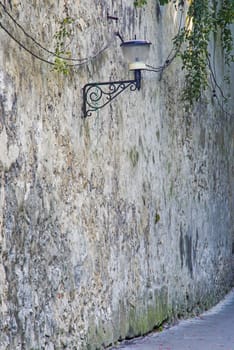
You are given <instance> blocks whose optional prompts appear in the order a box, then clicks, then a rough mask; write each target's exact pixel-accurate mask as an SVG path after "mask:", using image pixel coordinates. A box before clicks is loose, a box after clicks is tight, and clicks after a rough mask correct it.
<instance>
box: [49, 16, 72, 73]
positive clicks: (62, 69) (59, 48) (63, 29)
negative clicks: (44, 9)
mask: <svg viewBox="0 0 234 350" xmlns="http://www.w3.org/2000/svg"><path fill="white" fill-rule="evenodd" d="M73 22H74V19H73V18H71V17H66V18H64V19H63V20H62V21H60V22H59V29H58V30H57V32H56V33H55V34H54V38H55V40H56V44H55V53H56V55H57V57H55V60H54V68H53V70H54V71H56V72H59V73H63V74H65V75H67V74H68V73H69V71H70V70H69V66H68V63H67V61H66V58H70V57H71V51H69V50H67V49H66V43H67V39H69V38H70V37H71V35H72V30H71V27H70V25H71V24H72V23H73ZM61 56H64V59H63V58H61Z"/></svg>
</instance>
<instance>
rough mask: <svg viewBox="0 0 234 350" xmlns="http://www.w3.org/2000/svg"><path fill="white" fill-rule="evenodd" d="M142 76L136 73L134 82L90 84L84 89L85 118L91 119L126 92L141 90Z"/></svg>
mask: <svg viewBox="0 0 234 350" xmlns="http://www.w3.org/2000/svg"><path fill="white" fill-rule="evenodd" d="M140 81H141V75H140V73H139V72H137V73H136V72H135V79H134V80H122V81H110V82H102V83H89V84H86V85H85V86H84V87H83V118H86V117H90V116H91V115H92V112H94V111H97V110H98V109H100V108H103V107H104V106H106V105H107V104H108V103H110V102H111V101H112V100H113V99H114V98H115V97H117V96H118V95H119V94H121V93H122V92H123V91H124V90H126V89H128V88H129V89H130V91H135V90H137V89H138V90H139V89H140Z"/></svg>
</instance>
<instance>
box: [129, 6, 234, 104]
mask: <svg viewBox="0 0 234 350" xmlns="http://www.w3.org/2000/svg"><path fill="white" fill-rule="evenodd" d="M170 2H171V3H173V4H174V5H175V7H176V8H177V9H180V10H181V11H184V7H185V6H184V5H185V1H183V0H159V3H160V5H166V4H168V3H170ZM146 4H147V0H135V1H134V5H135V6H136V7H142V6H144V5H146ZM233 22H234V1H233V0H222V1H217V0H213V1H209V0H190V1H189V5H188V10H187V21H186V25H185V26H184V27H183V28H180V30H179V32H178V34H177V35H176V36H175V38H174V39H173V45H174V48H175V49H176V51H177V55H178V56H180V57H181V59H182V69H183V70H185V78H186V79H185V87H184V90H183V95H182V99H183V100H184V101H186V102H188V103H189V104H190V105H193V103H194V102H195V101H197V100H198V99H199V98H200V96H201V92H202V91H204V90H205V89H206V88H207V87H208V85H209V77H210V75H211V83H212V85H213V94H214V96H216V93H217V91H216V90H219V91H218V93H219V95H221V97H222V98H223V99H224V100H225V99H226V97H225V96H224V94H223V91H222V90H221V88H220V86H219V85H218V83H217V81H216V77H215V74H214V71H213V67H212V65H211V62H210V53H209V43H210V40H211V38H215V37H217V36H219V37H220V39H221V44H222V47H223V52H224V61H225V64H226V65H227V66H228V67H230V64H231V63H232V62H233V61H234V55H233V49H234V44H233V38H232V33H231V29H230V24H231V23H233ZM226 80H228V75H227V77H226Z"/></svg>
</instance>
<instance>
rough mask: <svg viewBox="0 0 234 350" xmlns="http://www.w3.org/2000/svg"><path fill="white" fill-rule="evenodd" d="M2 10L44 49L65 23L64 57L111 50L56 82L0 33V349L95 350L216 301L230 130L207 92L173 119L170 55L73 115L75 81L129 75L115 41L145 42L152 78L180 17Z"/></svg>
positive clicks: (224, 243)
mask: <svg viewBox="0 0 234 350" xmlns="http://www.w3.org/2000/svg"><path fill="white" fill-rule="evenodd" d="M4 4H5V5H6V8H7V10H8V11H9V13H11V14H12V16H14V18H16V19H17V21H18V22H19V23H21V24H22V26H23V27H24V28H25V30H26V31H27V32H28V33H31V35H32V36H33V37H34V38H35V39H36V40H37V41H38V42H40V43H42V44H43V45H44V46H45V47H47V48H48V49H49V50H53V49H54V45H55V39H54V37H53V35H54V34H55V33H56V31H57V30H58V26H59V24H58V20H61V19H63V18H65V17H66V16H67V15H69V16H71V17H72V18H74V19H76V21H75V22H74V23H73V25H72V30H73V31H74V35H73V36H72V38H71V42H70V43H69V47H71V50H72V56H73V57H79V58H82V57H89V56H93V55H94V54H95V53H96V52H98V51H99V50H100V49H102V48H103V47H104V46H105V45H106V43H108V44H109V47H108V49H107V50H105V51H104V52H103V53H102V54H100V55H98V56H97V57H96V59H94V60H92V61H90V62H89V63H88V64H86V65H83V66H80V67H77V68H75V69H74V70H73V71H72V73H71V74H68V75H67V76H64V75H63V74H59V73H56V72H55V71H53V70H52V68H53V67H52V66H51V65H49V64H46V63H45V62H40V61H38V60H37V59H36V58H34V57H32V56H31V55H30V54H29V53H27V52H25V50H23V49H22V48H19V46H18V45H17V44H16V43H15V42H14V41H13V40H11V39H10V38H9V36H8V35H7V34H6V33H5V32H4V31H3V30H2V29H1V31H0V43H1V50H0V252H1V254H0V350H6V349H8V350H13V349H14V350H19V349H26V350H32V349H46V350H60V349H69V350H71V349H90V350H93V349H101V348H103V347H105V346H108V345H110V344H113V343H114V342H116V341H118V340H119V339H124V338H126V337H133V336H136V335H139V334H143V333H146V332H148V331H150V330H151V329H153V328H154V327H155V326H157V325H160V324H161V323H162V322H163V321H164V320H165V319H167V318H171V317H174V316H178V315H186V314H187V313H191V312H193V311H196V310H200V309H204V308H206V307H208V306H210V305H211V304H213V303H214V302H215V301H217V300H218V299H219V298H220V297H221V296H222V295H223V294H224V293H225V292H226V291H227V290H228V289H229V287H230V286H231V285H232V281H233V270H232V264H231V261H232V258H233V253H234V252H233V249H232V246H233V192H232V191H233V146H234V145H233V118H232V117H231V116H230V115H229V114H225V113H223V112H222V111H221V110H220V109H219V108H218V105H217V103H216V101H215V100H213V99H212V96H211V95H212V94H210V92H209V91H208V92H207V94H206V95H204V96H203V98H202V100H201V102H200V103H199V104H197V105H196V107H195V109H194V111H193V112H188V111H186V110H185V109H184V107H183V105H182V103H181V102H180V94H181V87H182V84H183V75H182V73H181V66H180V62H179V60H177V59H176V60H175V61H174V62H173V63H172V64H171V65H170V67H169V68H168V69H167V70H166V71H165V72H164V74H163V75H162V76H161V77H160V76H159V75H158V74H155V73H150V72H143V73H142V76H143V77H142V79H143V81H142V89H141V90H140V91H135V92H129V91H126V92H125V93H123V94H122V95H120V96H119V97H118V99H116V100H115V101H113V102H112V104H110V105H109V106H106V107H105V108H104V109H102V110H100V111H97V112H94V113H93V115H92V116H91V117H90V118H87V119H86V120H83V119H82V118H81V117H82V111H81V107H82V87H83V86H84V84H86V83H87V82H91V81H105V80H111V79H112V80H119V79H122V78H123V79H126V78H128V77H129V78H131V73H130V72H128V68H127V65H125V64H123V63H122V62H123V57H122V53H121V51H120V48H119V41H118V39H117V38H116V37H115V36H114V35H113V33H114V32H115V31H117V30H119V31H120V33H121V34H122V35H123V37H124V39H125V40H128V39H132V38H134V35H136V36H137V37H138V38H141V39H147V40H150V41H151V42H152V43H153V45H152V48H151V53H150V58H149V62H148V63H149V64H151V65H153V66H159V65H161V64H162V63H163V62H164V60H165V58H166V57H167V55H168V53H169V52H170V50H171V47H172V42H171V39H172V38H173V36H174V35H175V34H176V32H177V29H178V24H179V21H180V14H179V13H178V12H176V11H175V9H174V7H173V6H165V7H159V5H158V4H157V1H148V6H147V7H146V8H145V9H141V10H135V9H134V7H133V4H132V2H131V1H127V0H122V1H118V2H117V1H110V0H102V1H97V0H95V1H94V0H86V1H85V2H80V1H77V0H76V1H69V0H68V1H62V0H57V1H56V2H55V1H52V0H51V1H50V0H43V1H40V3H39V2H37V1H32V0H25V1H22V2H20V1H16V0H12V1H5V2H4ZM107 11H109V13H110V14H113V15H116V16H118V17H119V21H118V23H115V21H107V19H106V16H107ZM0 14H1V23H2V24H4V25H6V27H7V28H8V30H9V31H10V32H11V33H13V35H14V36H15V37H16V38H17V39H18V40H20V41H21V42H23V43H24V45H25V46H26V47H28V48H29V49H30V50H31V51H33V52H34V53H36V54H37V55H39V56H40V57H44V58H45V59H47V60H49V61H51V60H52V57H51V55H50V54H48V53H47V52H45V51H43V50H42V49H40V48H38V47H37V46H36V45H35V42H33V41H32V40H31V39H30V38H28V37H26V36H25V35H24V33H23V32H22V30H20V28H19V27H17V26H16V25H15V24H14V23H13V22H12V20H11V19H10V18H9V16H7V14H6V12H4V11H3V8H2V7H1V9H0ZM219 57H220V58H219ZM221 58H222V57H221V55H218V54H217V57H216V68H217V78H218V79H221V78H222V76H223V75H222V59H221Z"/></svg>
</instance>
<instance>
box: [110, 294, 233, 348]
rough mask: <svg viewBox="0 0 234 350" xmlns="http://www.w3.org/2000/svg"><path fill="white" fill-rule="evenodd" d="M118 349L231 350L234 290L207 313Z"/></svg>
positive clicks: (122, 345) (130, 342)
mask: <svg viewBox="0 0 234 350" xmlns="http://www.w3.org/2000/svg"><path fill="white" fill-rule="evenodd" d="M116 349H121V350H234V289H233V290H232V291H231V292H230V293H229V294H228V295H227V296H226V297H225V298H224V300H223V301H221V302H220V303H219V304H218V305H216V306H215V307H214V308H212V309H211V310H210V311H208V312H205V313H204V314H202V315H200V316H199V317H196V318H194V319H190V320H186V321H181V322H180V323H179V324H178V325H176V326H173V327H171V328H169V329H166V330H164V331H162V332H161V333H152V334H150V335H148V336H146V337H142V338H138V339H135V340H132V341H129V342H128V343H125V344H124V343H123V344H121V345H120V346H119V347H118V348H116Z"/></svg>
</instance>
